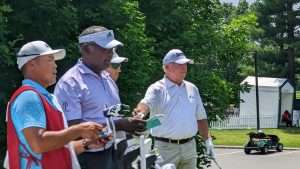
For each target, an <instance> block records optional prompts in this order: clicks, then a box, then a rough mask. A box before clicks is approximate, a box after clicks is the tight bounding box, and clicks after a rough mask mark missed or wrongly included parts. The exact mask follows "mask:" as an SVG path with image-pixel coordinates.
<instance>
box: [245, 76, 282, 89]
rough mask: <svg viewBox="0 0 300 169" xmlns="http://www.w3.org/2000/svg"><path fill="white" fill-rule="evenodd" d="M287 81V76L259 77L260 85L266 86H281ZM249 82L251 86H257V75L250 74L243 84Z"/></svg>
mask: <svg viewBox="0 0 300 169" xmlns="http://www.w3.org/2000/svg"><path fill="white" fill-rule="evenodd" d="M286 81H287V79H286V78H271V77H258V86H265V87H280V86H282V85H283V83H285V82H286ZM245 83H248V84H249V85H251V86H255V77H254V76H248V77H247V78H246V79H244V80H243V81H242V82H241V84H245Z"/></svg>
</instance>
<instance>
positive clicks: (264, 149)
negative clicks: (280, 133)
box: [261, 146, 269, 154]
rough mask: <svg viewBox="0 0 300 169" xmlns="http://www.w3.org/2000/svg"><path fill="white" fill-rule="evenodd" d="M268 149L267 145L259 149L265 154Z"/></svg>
mask: <svg viewBox="0 0 300 169" xmlns="http://www.w3.org/2000/svg"><path fill="white" fill-rule="evenodd" d="M268 151H269V149H268V147H267V146H264V147H263V148H262V149H261V152H262V153H263V154H266V153H267V152H268Z"/></svg>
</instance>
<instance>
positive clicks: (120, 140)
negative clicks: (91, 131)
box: [106, 48, 128, 169]
mask: <svg viewBox="0 0 300 169" xmlns="http://www.w3.org/2000/svg"><path fill="white" fill-rule="evenodd" d="M123 62H128V58H126V57H120V56H119V55H118V53H117V52H116V48H114V49H113V56H112V59H111V61H110V65H109V66H108V68H106V72H107V73H108V75H109V76H110V77H111V79H112V80H113V81H114V82H116V81H117V80H118V78H119V75H120V73H121V65H122V63H123ZM114 85H115V88H116V90H117V93H119V88H118V86H117V84H116V83H114ZM116 143H117V147H118V149H117V151H116V158H117V163H118V168H119V169H123V168H124V158H123V157H124V153H125V150H126V148H127V140H126V133H125V132H124V131H118V132H117V136H116Z"/></svg>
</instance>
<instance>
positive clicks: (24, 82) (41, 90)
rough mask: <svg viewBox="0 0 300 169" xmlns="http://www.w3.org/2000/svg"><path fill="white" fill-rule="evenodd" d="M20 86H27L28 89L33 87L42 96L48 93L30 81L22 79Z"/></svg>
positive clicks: (36, 83)
mask: <svg viewBox="0 0 300 169" xmlns="http://www.w3.org/2000/svg"><path fill="white" fill-rule="evenodd" d="M22 85H28V86H30V87H33V88H34V89H35V90H37V91H38V92H40V93H41V94H43V95H49V94H50V93H49V92H48V91H47V89H46V88H44V87H43V86H42V85H41V84H39V83H38V82H36V81H33V80H31V79H24V80H23V81H22Z"/></svg>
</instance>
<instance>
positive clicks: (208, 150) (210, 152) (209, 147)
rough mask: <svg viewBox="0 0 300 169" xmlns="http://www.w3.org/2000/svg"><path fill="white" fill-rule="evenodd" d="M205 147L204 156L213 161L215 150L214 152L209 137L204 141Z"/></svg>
mask: <svg viewBox="0 0 300 169" xmlns="http://www.w3.org/2000/svg"><path fill="white" fill-rule="evenodd" d="M205 146H206V154H207V155H208V156H209V157H210V158H211V159H215V158H216V154H215V150H214V144H213V142H212V138H211V137H209V138H208V139H207V140H206V141H205Z"/></svg>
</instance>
